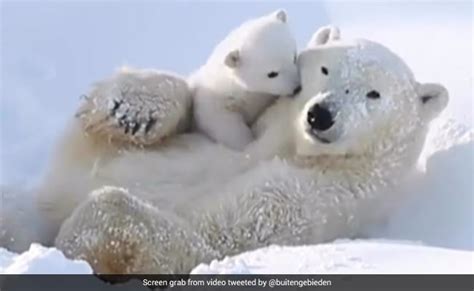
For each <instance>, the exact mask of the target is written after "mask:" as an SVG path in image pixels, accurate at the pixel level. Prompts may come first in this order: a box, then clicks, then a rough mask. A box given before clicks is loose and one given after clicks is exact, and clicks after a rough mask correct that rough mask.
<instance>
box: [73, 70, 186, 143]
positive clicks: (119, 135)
mask: <svg viewBox="0 0 474 291" xmlns="http://www.w3.org/2000/svg"><path fill="white" fill-rule="evenodd" d="M190 105H191V91H190V89H189V86H188V84H187V82H186V80H184V79H183V78H180V77H178V76H174V75H171V74H167V73H163V72H159V71H154V70H141V71H134V70H129V69H122V70H121V71H120V72H118V73H117V74H115V75H114V76H112V77H111V78H109V79H106V80H104V81H102V82H99V83H97V84H96V85H95V86H94V88H93V89H92V91H91V92H90V94H89V95H87V96H86V97H85V98H84V103H83V104H82V105H81V107H80V108H79V110H78V112H77V114H76V116H77V117H78V118H79V119H80V120H81V122H82V124H83V128H84V131H85V132H86V133H87V134H93V135H99V136H101V137H103V138H106V139H108V140H111V141H119V142H131V143H133V144H136V145H150V144H154V143H157V142H159V141H160V140H161V139H163V138H164V137H166V136H169V135H170V134H173V133H175V132H177V131H179V130H181V127H183V126H185V124H186V123H187V120H188V119H189V118H190Z"/></svg>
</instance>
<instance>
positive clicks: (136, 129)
mask: <svg viewBox="0 0 474 291" xmlns="http://www.w3.org/2000/svg"><path fill="white" fill-rule="evenodd" d="M139 129H140V123H138V122H136V123H135V124H134V125H133V128H132V135H135V133H137V131H138V130H139Z"/></svg>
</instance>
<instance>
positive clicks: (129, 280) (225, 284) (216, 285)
mask: <svg viewBox="0 0 474 291" xmlns="http://www.w3.org/2000/svg"><path fill="white" fill-rule="evenodd" d="M241 289H244V290H361V291H362V290H374V291H376V290H377V291H383V290H403V291H405V290H427V291H428V290H430V291H437V290H443V291H444V290H446V291H457V290H459V291H461V290H462V291H464V290H466V291H474V275H102V276H98V275H0V291H20V290H21V291H36V290H37V291H43V290H45V291H46V290H47V291H54V290H58V291H59V290H61V291H63V290H64V291H66V290H67V291H76V290H81V291H82V290H241Z"/></svg>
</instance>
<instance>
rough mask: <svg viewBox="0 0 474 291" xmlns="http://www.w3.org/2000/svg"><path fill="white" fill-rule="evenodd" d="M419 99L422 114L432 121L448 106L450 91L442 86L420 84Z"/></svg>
mask: <svg viewBox="0 0 474 291" xmlns="http://www.w3.org/2000/svg"><path fill="white" fill-rule="evenodd" d="M418 99H419V102H420V104H421V112H422V114H423V115H424V116H425V117H426V118H427V119H428V120H431V119H433V118H435V117H436V116H438V114H439V113H441V111H443V109H444V108H445V107H446V105H448V100H449V94H448V90H446V88H445V87H444V86H442V85H440V84H433V83H425V84H418Z"/></svg>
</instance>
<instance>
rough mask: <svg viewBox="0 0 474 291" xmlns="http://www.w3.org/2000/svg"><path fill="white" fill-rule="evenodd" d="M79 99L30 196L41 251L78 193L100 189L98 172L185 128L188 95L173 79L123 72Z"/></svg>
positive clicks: (185, 86) (181, 81)
mask: <svg viewBox="0 0 474 291" xmlns="http://www.w3.org/2000/svg"><path fill="white" fill-rule="evenodd" d="M83 99H84V100H82V103H81V105H80V107H79V108H78V110H77V114H76V116H75V117H74V118H73V119H72V120H70V121H69V124H68V125H67V126H66V128H65V130H64V133H63V134H62V135H61V138H60V140H59V142H58V144H57V145H56V148H55V150H54V151H53V155H52V159H51V161H50V162H49V165H48V169H47V170H46V173H45V177H43V179H42V181H41V183H40V185H39V187H38V189H37V191H36V194H37V195H36V197H35V198H36V200H37V205H38V208H39V209H38V211H39V215H40V219H39V222H40V224H41V225H39V226H38V228H39V229H41V230H40V231H37V233H39V237H37V238H36V239H35V240H36V241H39V242H41V243H43V244H45V245H49V244H52V243H53V241H54V237H55V236H56V234H57V231H58V230H59V227H60V225H61V224H62V222H63V221H64V219H66V218H67V217H68V216H69V215H70V214H71V213H72V211H73V210H74V208H76V207H77V206H78V204H79V203H80V202H81V201H83V200H84V199H85V194H82V193H84V191H85V192H86V193H88V192H89V191H91V190H93V189H94V188H96V187H98V186H102V185H103V183H106V182H105V181H101V180H100V179H97V170H98V169H100V168H101V167H102V166H103V165H105V164H107V163H108V162H109V161H110V160H113V159H115V158H117V157H118V156H121V155H123V152H126V151H136V150H138V151H142V150H143V149H147V150H153V149H154V148H155V147H156V146H157V145H159V144H161V143H163V142H164V140H165V139H166V138H167V136H170V135H171V136H172V135H173V134H174V133H175V132H180V131H182V129H184V128H186V127H187V126H188V125H189V116H190V114H189V112H190V108H191V90H190V89H189V86H188V84H187V82H186V80H185V79H184V78H182V77H180V76H176V75H174V74H169V73H165V72H160V71H156V70H133V69H128V68H123V69H121V70H120V71H119V72H117V73H116V74H115V75H114V76H112V77H110V78H108V79H105V80H103V81H101V82H98V83H97V84H95V86H94V87H93V88H92V90H91V91H90V93H89V94H88V95H87V96H85V97H84V98H83ZM97 182H98V183H99V184H97Z"/></svg>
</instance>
